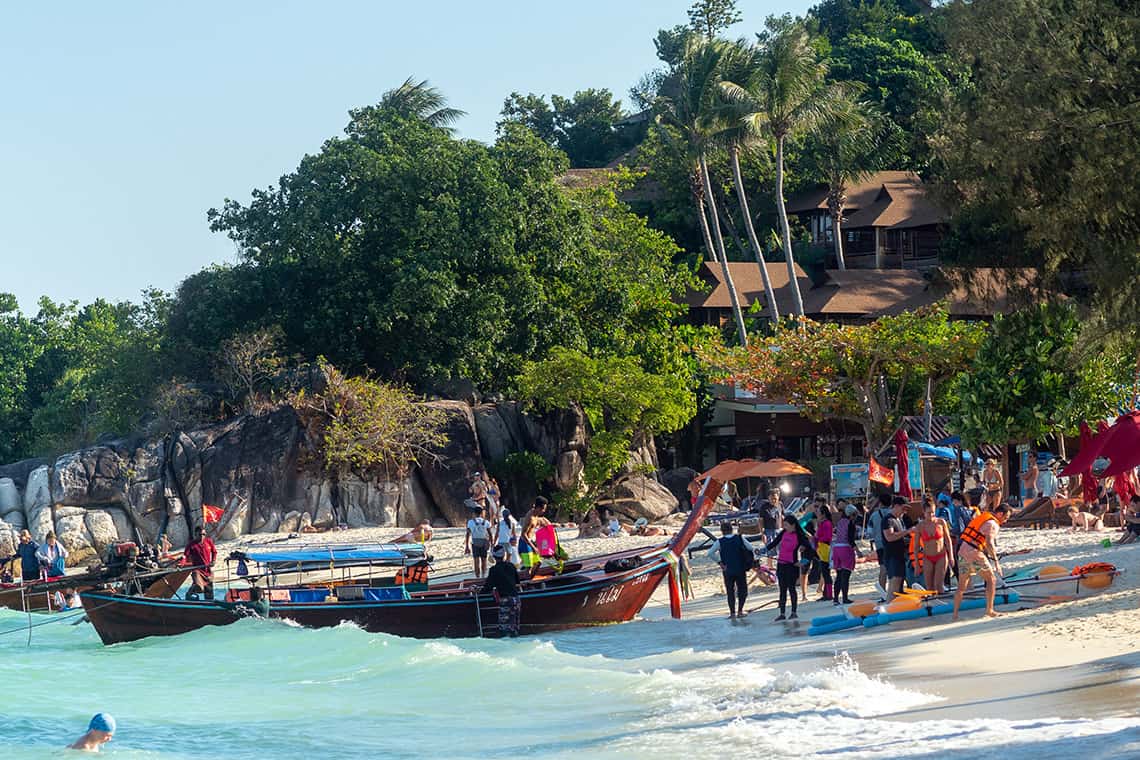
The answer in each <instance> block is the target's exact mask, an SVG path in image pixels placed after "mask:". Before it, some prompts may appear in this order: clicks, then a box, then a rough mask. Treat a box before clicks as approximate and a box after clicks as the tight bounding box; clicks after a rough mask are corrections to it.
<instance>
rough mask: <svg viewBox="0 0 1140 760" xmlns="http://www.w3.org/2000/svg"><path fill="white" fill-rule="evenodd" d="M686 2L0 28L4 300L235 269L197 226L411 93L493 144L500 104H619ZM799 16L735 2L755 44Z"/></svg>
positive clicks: (350, 5)
mask: <svg viewBox="0 0 1140 760" xmlns="http://www.w3.org/2000/svg"><path fill="white" fill-rule="evenodd" d="M690 2H691V0H608V1H603V0H578V2H557V3H555V2H533V0H532V2H515V1H514V0H511V1H510V2H507V1H506V0H502V1H496V0H489V1H485V2H459V1H458V0H456V1H454V2H436V3H430V2H419V3H407V2H400V3H396V2H386V1H381V0H373V2H319V3H318V2H309V3H301V2H288V1H278V2H272V3H271V2H239V3H234V2H227V3H222V2H201V1H200V2H194V3H159V2H141V1H138V2H126V1H125V0H124V1H121V2H102V3H92V2H79V0H73V2H69V3H22V4H18V5H17V4H8V5H6V6H5V11H4V21H3V23H2V24H0V70H2V71H4V72H5V74H4V80H5V81H4V86H3V88H0V92H2V93H3V97H0V177H2V181H0V291H6V292H12V293H15V294H16V296H17V297H18V298H19V300H20V303H21V306H22V307H23V308H24V309H25V310H34V305H35V302H36V299H38V298H39V297H40V296H41V295H46V296H48V297H50V298H52V299H54V300H57V301H60V300H71V299H77V300H79V301H80V302H88V301H91V300H93V299H95V298H97V297H104V298H109V299H112V300H119V299H136V298H137V297H138V295H139V292H140V291H141V290H142V289H143V288H145V287H150V286H154V287H159V288H163V289H166V290H172V289H173V288H174V287H176V286H177V284H178V283H179V282H180V281H181V280H182V279H183V278H184V277H186V276H187V275H189V274H191V273H192V272H195V271H197V270H198V269H200V268H202V267H203V266H206V265H207V264H210V263H211V262H223V261H233V260H235V259H236V256H237V253H236V250H235V249H234V247H233V245H232V243H231V242H230V241H229V240H228V239H227V238H226V237H225V236H224V235H219V234H214V233H211V232H210V231H209V229H208V228H207V225H206V216H205V214H206V210H207V209H209V208H210V207H212V206H218V205H220V204H221V203H222V201H223V200H224V199H225V198H227V197H228V198H235V199H239V200H243V201H244V200H246V199H247V198H248V197H249V192H250V190H251V189H253V188H254V187H264V186H266V185H269V184H271V183H275V182H276V180H277V178H278V177H279V176H281V175H282V174H283V173H286V172H288V171H290V170H291V169H292V168H293V167H295V166H296V165H297V162H298V160H299V159H300V158H301V156H302V155H304V154H305V153H311V152H315V151H316V150H318V149H319V148H320V145H321V142H322V141H323V140H325V139H326V138H328V137H330V136H333V135H335V134H339V133H340V131H341V129H342V128H343V127H344V124H345V122H346V121H347V116H346V113H347V111H348V109H350V108H352V107H355V106H360V105H366V104H369V103H374V102H375V101H376V100H377V99H378V98H379V97H380V95H381V93H383V92H384V91H385V90H387V89H390V88H392V87H394V86H396V85H398V84H399V83H400V82H402V81H403V80H404V79H405V78H407V77H408V76H415V77H417V78H426V79H428V80H430V81H431V83H432V84H434V85H435V86H437V87H439V88H440V89H441V90H443V92H444V93H445V94H446V95H447V97H448V98H449V99H450V101H451V104H452V105H454V106H455V107H458V108H461V109H463V110H464V111H467V112H468V116H467V117H466V118H465V119H463V121H462V122H461V123H460V124H459V125H458V126H459V131H460V134H461V135H462V136H464V137H472V138H476V139H482V140H489V139H491V137H492V136H493V133H494V124H495V121H496V119H497V116H498V112H499V109H500V108H501V106H502V102H503V99H504V98H505V97H506V96H507V95H508V94H509V93H510V92H511V91H512V90H518V91H520V92H538V93H545V94H550V93H552V92H555V93H559V94H565V95H569V94H572V93H573V91H574V90H576V89H584V88H586V87H608V88H610V89H611V90H613V91H614V92H615V93H618V94H619V95H620V96H621V97H622V99H623V100H627V99H628V98H627V95H626V93H627V91H628V89H629V87H630V86H631V85H633V84H634V83H636V81H637V80H638V79H639V78H640V76H641V75H642V74H643V73H645V72H646V71H648V70H650V69H651V68H653V67H654V66H655V65H656V59H655V57H654V53H653V44H652V38H653V35H654V34H655V32H656V30H657V29H659V28H662V27H666V26H672V25H674V24H679V23H683V22H684V20H685V10H686V8H688V6H689V5H690ZM812 4H813V3H812V2H809V1H807V0H740V1H739V2H738V6H739V7H740V9H741V11H742V12H743V14H744V19H745V20H744V23H742V24H740V25H738V26H737V27H735V28H734V29H733V30H732V32H733V33H734V34H739V35H743V34H751V33H752V32H753V31H755V30H757V29H759V28H760V27H761V26H762V25H763V20H764V18H765V16H767V15H768V14H770V13H783V12H791V13H797V14H799V13H802V12H803V11H804V10H806V9H807V8H808V7H809V6H810V5H812Z"/></svg>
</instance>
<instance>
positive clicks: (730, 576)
mask: <svg viewBox="0 0 1140 760" xmlns="http://www.w3.org/2000/svg"><path fill="white" fill-rule="evenodd" d="M720 532H721V537H720V538H718V539H717V540H716V541H715V542H713V545H712V548H711V549H709V559H711V560H712V561H713V562H716V563H717V564H718V565H720V572H721V575H722V576H723V577H724V591H725V593H726V594H727V595H728V617H729V619H730V620H731V619H734V618H738V617H744V616H745V615H746V614H747V613H746V612H745V611H744V600H745V599H747V598H748V571H749V570H751V569H752V565H753V563H754V562H755V559H756V552H755V550H754V549H753V548H752V544H750V543H748V539H746V538H745V537H744V536H741V535H739V534H734V533H733V532H732V523H730V522H728V521H727V520H726V521H725V522H722V523H721V524H720Z"/></svg>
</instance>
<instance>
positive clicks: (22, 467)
mask: <svg viewBox="0 0 1140 760" xmlns="http://www.w3.org/2000/svg"><path fill="white" fill-rule="evenodd" d="M49 464H51V462H49V461H48V460H46V459H25V460H23V461H20V462H13V463H12V464H0V478H10V479H11V480H12V481H13V482H14V483H15V484H16V488H18V489H19V490H21V491H23V490H24V489H26V488H27V487H28V476H29V475H31V474H32V471H33V470H37V469H39V468H40V467H43V466H45V465H49Z"/></svg>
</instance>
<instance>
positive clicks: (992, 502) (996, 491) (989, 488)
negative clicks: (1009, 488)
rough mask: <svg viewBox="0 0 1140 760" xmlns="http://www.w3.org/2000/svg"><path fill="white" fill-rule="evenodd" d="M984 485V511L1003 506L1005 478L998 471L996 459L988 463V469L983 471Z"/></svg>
mask: <svg viewBox="0 0 1140 760" xmlns="http://www.w3.org/2000/svg"><path fill="white" fill-rule="evenodd" d="M982 485H984V486H985V488H986V502H985V504H982V505H981V507H982V509H983V510H986V509H993V508H995V507H996V506H997V505H998V504H1001V499H1002V494H1003V493H1005V478H1004V477H1002V474H1001V470H999V469H998V463H997V460H996V459H989V460H987V461H986V468H985V470H983V471H982Z"/></svg>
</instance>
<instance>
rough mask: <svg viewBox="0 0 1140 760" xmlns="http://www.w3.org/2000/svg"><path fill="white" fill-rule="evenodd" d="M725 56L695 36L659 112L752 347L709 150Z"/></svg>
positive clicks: (743, 336)
mask: <svg viewBox="0 0 1140 760" xmlns="http://www.w3.org/2000/svg"><path fill="white" fill-rule="evenodd" d="M724 51H725V46H724V44H723V43H721V42H716V41H711V42H710V41H708V40H704V39H701V38H700V37H698V36H696V35H690V36H689V38H688V39H687V40H686V43H685V53H684V56H683V58H682V60H681V63H680V65H679V66H678V68H677V70H676V71H675V72H673V74H672V76H670V78H669V83H668V87H667V88H666V92H665V94H662V95H659V96H658V97H657V98H656V99H655V100H654V111H656V121H657V123H658V124H659V125H660V126H661V127H662V133H663V134H664V135H665V136H666V137H667V138H669V139H671V140H672V141H673V142H674V144H675V145H676V146H677V148H678V149H679V150H681V151H683V152H684V155H685V158H686V161H688V163H689V166H690V167H691V181H690V189H691V192H692V195H693V203H694V204H695V205H696V208H697V216H698V218H699V220H700V224H701V233H702V235H703V237H704V241H705V247H706V248H707V249H708V251H709V252H710V253H711V254H712V256H713V258H714V259H715V260H716V261H718V262H719V263H720V268H721V274H722V276H723V277H724V284H725V287H726V288H727V289H728V297H729V300H730V302H731V305H732V316H733V319H734V320H735V322H736V331H737V334H738V336H739V338H740V345H742V346H746V345H748V331H747V329H746V328H745V325H744V312H743V311H742V310H741V308H740V298H739V296H738V295H737V292H736V284H735V283H734V282H733V280H732V272H731V271H730V269H729V266H728V257H727V255H726V254H725V250H724V238H723V236H722V235H721V231H720V219H719V217H718V215H717V210H716V198H715V197H714V196H713V192H712V183H711V181H710V179H709V175H708V161H707V152H708V148H709V146H710V144H711V142H712V140H713V137H714V136H715V135H716V133H717V132H718V130H719V129H720V127H719V125H718V121H717V118H718V117H717V113H716V98H717V92H716V88H717V82H718V81H719V66H720V62H721V58H722V56H723V54H724ZM674 133H675V134H674ZM675 137H676V138H678V139H674V138H675Z"/></svg>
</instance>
